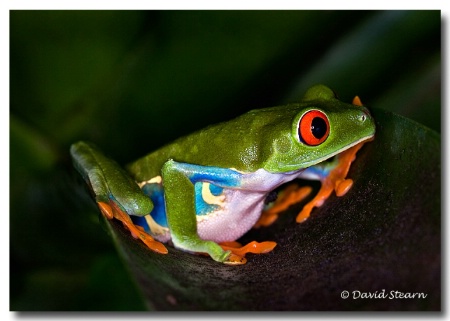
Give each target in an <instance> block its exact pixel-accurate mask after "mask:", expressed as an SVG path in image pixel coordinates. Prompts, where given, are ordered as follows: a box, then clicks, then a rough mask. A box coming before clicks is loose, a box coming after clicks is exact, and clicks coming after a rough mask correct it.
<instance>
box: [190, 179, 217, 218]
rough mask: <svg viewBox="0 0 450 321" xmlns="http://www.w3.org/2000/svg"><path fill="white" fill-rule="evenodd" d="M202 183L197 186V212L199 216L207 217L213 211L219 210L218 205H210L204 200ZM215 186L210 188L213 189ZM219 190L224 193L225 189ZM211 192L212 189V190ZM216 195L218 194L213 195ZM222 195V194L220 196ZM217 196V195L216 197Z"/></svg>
mask: <svg viewBox="0 0 450 321" xmlns="http://www.w3.org/2000/svg"><path fill="white" fill-rule="evenodd" d="M202 185H203V183H202V182H197V183H196V184H195V212H196V214H197V215H207V214H208V213H211V212H212V211H214V210H216V209H217V208H219V206H218V205H216V204H208V203H206V202H205V201H204V200H203V195H202ZM213 186H215V185H212V184H211V185H210V187H213ZM219 189H220V190H221V191H222V190H223V188H221V187H219ZM210 190H211V188H210ZM213 195H216V194H213ZM218 195H220V194H218ZM216 196H217V195H216Z"/></svg>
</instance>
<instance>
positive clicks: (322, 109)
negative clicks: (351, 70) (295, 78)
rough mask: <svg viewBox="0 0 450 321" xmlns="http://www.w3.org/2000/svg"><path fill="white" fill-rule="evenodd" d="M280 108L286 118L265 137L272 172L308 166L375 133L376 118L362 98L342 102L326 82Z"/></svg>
mask: <svg viewBox="0 0 450 321" xmlns="http://www.w3.org/2000/svg"><path fill="white" fill-rule="evenodd" d="M279 108H286V111H287V112H286V113H283V114H285V116H286V117H284V118H283V121H281V122H278V123H277V124H272V130H271V131H268V132H267V133H268V135H270V136H271V137H266V138H265V141H266V142H270V144H267V145H266V146H265V149H266V150H265V153H264V154H265V155H266V156H267V157H266V158H265V160H264V166H263V167H264V168H265V169H266V170H268V171H270V172H288V171H293V170H298V169H301V168H307V167H309V166H312V165H315V164H318V163H320V162H322V161H324V160H326V159H328V158H330V157H332V156H334V155H336V154H339V153H341V152H342V151H344V150H346V149H348V148H350V147H352V146H354V145H356V144H358V143H360V142H362V141H366V140H369V139H371V138H372V137H373V136H374V135H375V123H374V120H373V118H372V116H371V115H370V113H369V111H368V110H367V108H365V107H363V106H361V104H360V103H359V100H354V104H347V103H343V102H341V101H340V100H338V99H337V98H336V95H335V94H334V92H333V91H332V90H331V89H329V88H328V87H326V86H323V85H316V86H314V87H312V88H310V89H309V90H308V91H307V92H306V94H305V95H304V97H303V99H302V101H301V102H300V103H298V104H293V105H288V106H285V107H279Z"/></svg>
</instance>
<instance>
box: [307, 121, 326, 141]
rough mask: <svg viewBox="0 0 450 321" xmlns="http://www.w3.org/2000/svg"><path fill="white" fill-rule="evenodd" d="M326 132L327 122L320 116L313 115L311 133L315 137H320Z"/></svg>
mask: <svg viewBox="0 0 450 321" xmlns="http://www.w3.org/2000/svg"><path fill="white" fill-rule="evenodd" d="M326 132H327V123H326V122H325V120H323V119H322V118H320V117H315V118H314V119H313V120H312V122H311V133H312V134H313V135H314V137H316V138H317V139H320V138H322V137H323V136H324V135H325V134H326Z"/></svg>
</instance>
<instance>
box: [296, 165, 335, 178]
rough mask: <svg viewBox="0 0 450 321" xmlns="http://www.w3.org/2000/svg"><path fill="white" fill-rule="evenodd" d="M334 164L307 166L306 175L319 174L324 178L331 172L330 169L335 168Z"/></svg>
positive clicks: (304, 172)
mask: <svg viewBox="0 0 450 321" xmlns="http://www.w3.org/2000/svg"><path fill="white" fill-rule="evenodd" d="M333 168H334V167H333V166H327V167H325V166H311V167H308V168H306V169H305V170H304V171H303V174H304V175H308V174H309V175H314V176H318V177H320V178H324V177H327V176H328V175H329V174H330V171H331V170H332V169H333Z"/></svg>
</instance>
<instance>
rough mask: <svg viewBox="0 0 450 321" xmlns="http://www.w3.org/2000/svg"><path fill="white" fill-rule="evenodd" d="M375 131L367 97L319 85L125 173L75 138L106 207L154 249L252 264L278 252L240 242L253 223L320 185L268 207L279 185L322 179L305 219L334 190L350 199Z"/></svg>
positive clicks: (186, 140) (294, 191)
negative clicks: (355, 164) (339, 94)
mask: <svg viewBox="0 0 450 321" xmlns="http://www.w3.org/2000/svg"><path fill="white" fill-rule="evenodd" d="M374 135H375V123H374V121H373V119H372V117H371V115H370V113H369V111H368V110H367V109H366V108H365V107H363V106H362V104H361V101H360V100H359V98H358V97H355V99H354V100H353V104H346V103H343V102H341V101H339V100H338V99H337V98H336V96H335V94H334V92H333V91H332V90H331V89H329V88H328V87H326V86H323V85H316V86H314V87H312V88H310V89H309V90H308V91H307V92H306V93H305V95H304V97H303V99H302V100H301V101H300V102H299V103H293V104H288V105H285V106H279V107H272V108H265V109H259V110H252V111H249V112H247V113H246V114H244V115H242V116H240V117H237V118H236V119H233V120H230V121H227V122H223V123H219V124H216V125H212V126H209V127H207V128H205V129H203V130H200V131H197V132H195V133H193V134H190V135H188V136H185V137H182V138H179V139H178V140H175V141H174V142H172V143H170V144H168V145H166V146H164V147H162V148H161V149H159V150H157V151H154V152H152V153H150V154H148V155H146V156H144V157H142V158H140V159H138V160H137V161H135V162H133V163H131V164H129V165H128V166H127V167H126V169H127V170H126V171H125V170H124V169H122V168H121V167H120V166H119V165H118V164H117V163H116V162H114V161H113V160H111V159H109V158H107V157H106V156H104V155H103V154H102V153H101V152H100V151H99V150H98V149H97V148H96V147H95V146H94V145H93V144H90V143H86V142H83V141H80V142H77V143H75V144H73V145H72V146H71V155H72V159H73V162H74V166H75V167H76V168H77V170H78V171H79V172H80V174H81V175H82V176H83V178H84V179H85V180H86V181H87V183H88V184H89V186H90V187H91V189H92V191H93V193H94V196H95V200H96V202H97V204H98V206H99V208H100V210H101V212H102V213H103V214H104V215H105V216H106V217H107V218H109V219H112V218H116V219H118V220H120V221H122V222H123V224H124V225H125V227H126V228H128V229H129V231H130V232H131V234H132V235H133V236H134V237H135V238H139V239H140V240H141V241H142V242H144V243H145V244H146V245H147V246H148V248H150V249H151V250H153V251H155V252H158V253H161V254H165V253H167V252H168V251H167V248H166V247H165V246H164V244H163V243H167V242H169V241H170V242H171V244H173V246H175V247H176V248H179V249H182V250H185V251H188V252H193V253H205V254H209V255H210V256H211V258H212V259H214V260H215V261H218V262H222V263H225V264H244V263H245V262H246V259H245V254H246V253H249V252H251V253H266V252H270V251H271V250H272V249H273V248H274V247H275V245H276V243H275V242H261V243H257V242H251V243H250V244H247V245H246V246H243V247H241V245H240V244H238V243H237V242H234V241H235V240H237V239H238V238H240V237H241V236H242V235H243V234H244V233H246V232H247V231H248V230H250V229H251V228H252V227H255V226H256V227H258V226H267V225H270V224H271V223H272V222H273V221H274V220H275V219H276V218H277V216H278V213H279V212H281V211H283V210H284V209H285V208H286V207H287V206H289V205H290V204H293V203H295V202H298V201H300V200H301V199H302V198H304V197H305V196H306V195H308V194H309V192H310V191H311V189H310V188H309V187H303V188H298V187H292V186H291V187H289V188H288V190H287V192H285V193H284V194H283V195H280V196H279V197H278V199H277V200H276V201H275V202H274V203H273V205H272V207H271V208H269V209H267V210H265V211H264V207H265V200H266V198H267V197H268V195H269V194H271V193H270V192H271V191H273V190H274V189H275V188H277V187H279V186H280V185H282V184H284V183H287V182H290V181H292V180H294V179H296V178H303V179H311V180H320V181H321V188H320V190H319V192H318V194H317V195H316V196H315V197H314V198H313V199H312V200H311V201H310V202H309V203H308V204H306V206H305V207H304V209H303V210H302V212H301V213H300V214H299V215H298V216H297V222H303V221H304V220H306V219H307V218H308V217H309V214H310V212H311V210H312V209H313V208H314V207H318V206H320V205H322V203H323V202H324V201H325V200H326V199H327V198H328V196H329V195H330V194H331V193H332V192H333V191H335V192H336V194H337V195H338V196H342V195H344V194H345V193H346V192H347V191H348V190H349V189H350V187H351V185H352V180H351V179H346V176H347V173H348V170H349V168H350V165H351V163H352V161H353V160H354V159H355V155H356V152H357V151H358V149H359V148H360V147H361V146H362V145H363V144H364V143H365V142H367V141H369V140H371V139H373V137H374ZM330 159H331V160H330ZM327 160H328V161H327Z"/></svg>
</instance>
